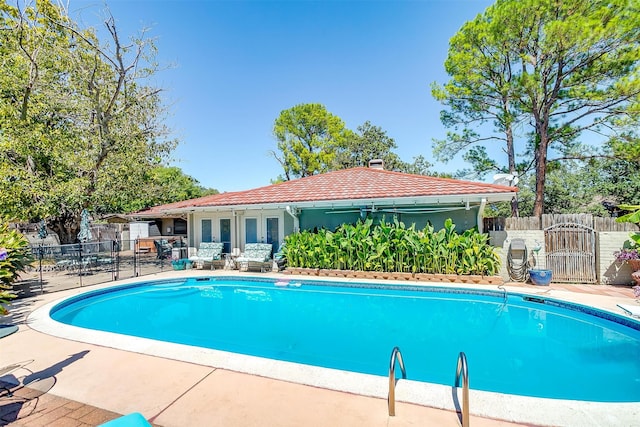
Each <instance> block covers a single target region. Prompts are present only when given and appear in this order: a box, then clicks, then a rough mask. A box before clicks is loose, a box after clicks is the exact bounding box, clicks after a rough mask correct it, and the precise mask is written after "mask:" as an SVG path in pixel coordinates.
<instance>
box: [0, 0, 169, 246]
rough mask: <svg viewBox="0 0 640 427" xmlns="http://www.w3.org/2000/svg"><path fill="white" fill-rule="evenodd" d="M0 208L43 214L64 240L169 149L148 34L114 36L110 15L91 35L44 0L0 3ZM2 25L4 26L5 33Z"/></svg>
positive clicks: (135, 186)
mask: <svg viewBox="0 0 640 427" xmlns="http://www.w3.org/2000/svg"><path fill="white" fill-rule="evenodd" d="M0 11H1V12H2V15H1V17H0V22H1V25H2V26H3V29H4V30H5V31H2V32H0V46H1V47H0V54H2V61H0V71H1V73H0V74H1V75H2V83H3V92H2V96H1V97H0V125H1V127H2V129H3V132H2V135H1V136H0V144H1V147H2V150H1V151H0V172H2V176H3V177H5V181H6V182H5V187H6V188H7V190H8V192H7V193H4V192H3V195H2V196H0V208H1V209H2V211H3V212H5V213H6V214H8V215H9V216H10V217H12V218H13V219H19V220H31V221H34V220H39V219H42V218H47V221H48V223H49V226H51V227H52V228H53V229H54V230H55V231H56V232H57V233H58V235H59V236H60V238H61V240H62V241H63V242H69V241H73V240H74V239H75V235H76V234H77V230H78V228H79V216H80V212H81V211H82V209H84V208H89V209H90V210H91V211H94V212H104V211H107V210H109V209H110V208H111V207H113V206H120V207H124V206H126V205H127V204H129V203H131V202H132V201H133V200H135V199H136V198H137V194H140V193H142V192H143V190H144V189H145V188H146V186H147V184H148V183H149V177H150V176H151V174H150V172H151V171H152V170H153V169H154V168H155V167H157V166H159V165H161V164H162V163H163V161H165V160H166V159H168V154H169V153H170V151H171V150H172V149H173V148H174V147H175V144H176V141H173V140H170V139H168V138H167V135H168V129H166V127H165V126H164V124H163V123H164V118H165V115H166V110H165V108H164V106H163V104H162V100H161V98H160V89H158V88H156V87H154V86H153V85H150V84H149V80H150V78H151V77H152V76H153V75H154V73H155V72H156V70H157V65H156V63H155V59H154V57H155V53H156V51H155V47H154V45H153V40H151V39H148V38H146V37H145V34H144V32H143V33H141V34H140V35H139V36H136V37H132V38H131V39H130V40H129V41H127V42H123V41H122V40H121V38H120V35H119V33H118V30H117V28H116V25H115V20H114V19H113V17H111V16H110V15H109V16H108V18H107V19H106V20H105V22H104V24H105V28H106V30H107V34H108V35H109V37H110V39H109V40H108V41H107V42H103V41H100V40H98V38H97V36H96V34H95V32H94V31H93V30H92V29H81V28H80V27H78V25H77V24H76V23H75V22H73V21H72V20H71V19H70V18H69V17H68V16H66V14H65V11H64V10H63V9H62V8H60V7H58V6H56V5H54V4H53V3H51V2H50V1H49V0H43V1H38V2H37V3H35V5H34V6H28V7H26V8H25V9H24V10H23V9H20V8H19V7H13V6H9V5H7V3H6V2H3V3H2V7H1V9H0ZM9 30H10V31H9Z"/></svg>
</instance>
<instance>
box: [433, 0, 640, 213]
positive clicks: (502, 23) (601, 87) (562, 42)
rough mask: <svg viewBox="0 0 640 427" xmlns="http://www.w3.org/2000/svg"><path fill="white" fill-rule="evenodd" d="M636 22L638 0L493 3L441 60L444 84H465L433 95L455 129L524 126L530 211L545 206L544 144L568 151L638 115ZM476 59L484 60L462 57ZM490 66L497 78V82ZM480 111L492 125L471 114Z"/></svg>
mask: <svg viewBox="0 0 640 427" xmlns="http://www.w3.org/2000/svg"><path fill="white" fill-rule="evenodd" d="M639 21H640V8H639V4H638V1H637V0H612V1H602V0H597V1H590V2H585V1H582V0H569V1H563V2H557V1H551V0H542V1H540V0H498V1H497V2H496V3H495V4H494V5H493V6H491V7H489V8H488V9H487V10H486V11H485V12H484V13H483V14H481V15H479V16H478V17H476V19H474V20H473V21H471V22H469V23H467V24H465V25H464V26H463V27H462V29H461V30H460V31H459V33H458V34H457V35H456V36H455V37H454V39H452V40H453V42H454V44H452V47H451V49H450V51H449V56H448V58H447V71H448V73H449V74H450V75H451V76H452V82H451V83H450V84H448V85H445V88H447V89H448V88H450V87H452V86H453V87H455V88H456V89H457V86H456V84H458V83H459V82H470V83H469V84H466V85H464V86H462V89H461V90H460V91H453V90H449V93H447V91H446V90H444V91H442V92H440V93H436V95H440V96H438V97H439V99H441V100H443V101H444V102H445V105H447V103H450V104H451V105H453V106H454V108H453V109H452V110H451V115H454V116H455V115H457V116H456V117H457V118H458V120H457V121H452V122H450V124H453V125H454V126H455V125H456V124H457V125H461V126H466V125H467V124H471V123H473V122H481V123H489V124H493V126H494V129H490V130H488V131H487V132H494V131H495V132H498V133H500V132H504V130H505V129H506V128H505V126H504V125H505V124H511V125H514V124H515V123H518V125H519V127H521V128H522V129H523V132H522V134H521V135H520V137H521V138H524V141H525V144H526V149H525V152H529V153H530V154H529V155H530V159H527V161H526V162H525V164H526V163H528V162H529V161H530V162H531V164H532V165H533V170H534V171H535V178H536V186H535V189H536V190H535V195H536V197H535V203H534V209H533V214H534V215H536V216H540V215H541V214H542V213H543V207H544V198H545V184H546V180H547V163H548V155H549V152H550V150H552V151H553V152H555V153H561V154H562V155H564V157H570V156H573V155H575V151H576V145H575V143H576V142H577V140H578V138H579V137H580V136H582V135H583V134H584V133H585V132H587V131H593V132H594V134H598V133H605V136H611V135H613V134H614V133H613V131H611V130H608V129H611V126H615V125H616V122H617V121H618V119H620V118H622V117H627V116H629V115H631V116H633V114H637V109H636V108H635V107H634V100H636V99H637V97H638V93H640V80H639V79H638V65H639V64H640V43H638V40H640V26H638V25H637V23H638V22H639ZM461 39H462V41H460V40H461ZM460 50H464V51H465V52H464V53H460V52H459V51H460ZM482 56H484V57H485V59H486V62H485V63H482V62H479V61H476V60H472V61H471V63H472V66H471V67H468V66H467V64H466V63H465V61H466V59H467V58H468V57H471V58H472V59H475V58H482ZM496 72H497V73H498V74H500V76H502V77H501V79H502V80H500V81H503V82H504V83H505V84H504V85H497V84H496V83H495V82H496V76H495V75H494V74H495V73H496ZM463 74H466V75H465V76H463ZM480 89H482V90H480ZM465 90H468V91H469V92H468V93H466V94H465V92H464V91H465ZM487 93H489V94H491V97H490V98H491V99H493V100H495V99H500V98H501V97H502V99H506V100H508V101H509V102H508V107H507V106H506V105H505V104H503V108H502V109H500V108H499V106H496V105H495V104H491V103H490V102H486V103H485V101H486V99H487V97H486V94H487ZM456 102H459V103H461V106H460V107H456V104H455V103H456ZM483 112H484V113H487V116H486V117H493V119H494V122H493V123H490V122H489V121H488V120H489V119H485V120H484V121H482V120H480V119H478V115H481V114H482V113H483ZM490 113H491V114H490ZM501 114H502V115H501ZM501 117H502V118H503V120H501ZM445 124H447V122H446V121H445ZM529 124H530V126H531V128H528V127H527V126H529ZM465 129H466V131H468V128H465ZM476 130H477V131H478V132H482V131H483V129H478V128H476ZM613 130H615V128H614V129H613ZM464 132H465V131H463V135H464ZM464 141H474V142H479V141H480V138H475V140H474V139H473V138H466V139H464ZM453 142H456V140H455V139H453ZM459 146H460V145H458V146H456V145H455V144H454V145H451V147H453V149H454V150H455V148H456V147H459ZM463 148H464V147H463ZM508 149H509V148H508V146H507V151H508ZM582 157H584V156H582ZM509 168H511V164H510V165H509Z"/></svg>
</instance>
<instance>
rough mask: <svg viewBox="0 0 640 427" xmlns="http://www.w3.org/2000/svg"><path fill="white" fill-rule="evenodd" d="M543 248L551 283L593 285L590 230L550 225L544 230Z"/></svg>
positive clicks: (593, 255)
mask: <svg viewBox="0 0 640 427" xmlns="http://www.w3.org/2000/svg"><path fill="white" fill-rule="evenodd" d="M544 247H545V254H546V258H545V261H546V268H547V269H549V270H551V271H553V281H554V282H578V283H596V282H597V276H596V233H595V231H594V230H593V228H591V227H587V226H586V225H582V224H577V223H570V222H564V223H560V224H554V225H551V226H549V227H547V228H545V229H544Z"/></svg>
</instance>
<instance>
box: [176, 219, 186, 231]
mask: <svg viewBox="0 0 640 427" xmlns="http://www.w3.org/2000/svg"><path fill="white" fill-rule="evenodd" d="M173 234H185V235H186V234H187V221H185V220H184V219H180V218H176V219H174V220H173Z"/></svg>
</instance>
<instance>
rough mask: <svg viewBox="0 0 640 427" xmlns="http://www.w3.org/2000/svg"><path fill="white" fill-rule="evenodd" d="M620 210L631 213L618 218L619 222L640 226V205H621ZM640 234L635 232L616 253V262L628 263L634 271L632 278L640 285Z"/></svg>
mask: <svg viewBox="0 0 640 427" xmlns="http://www.w3.org/2000/svg"><path fill="white" fill-rule="evenodd" d="M618 207H619V208H620V209H624V210H626V211H630V212H629V213H628V214H626V215H622V216H621V217H619V218H617V219H616V221H617V222H630V223H632V224H636V225H640V205H619V206H618ZM639 250H640V232H637V231H636V232H633V233H631V235H630V236H629V240H627V241H626V242H625V243H624V246H623V248H622V249H621V250H619V251H616V252H614V255H615V257H616V261H619V262H626V263H627V264H629V267H631V270H633V273H632V274H631V277H633V280H635V281H636V283H638V284H640V252H639Z"/></svg>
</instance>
